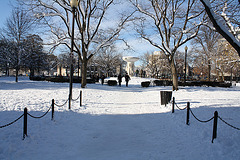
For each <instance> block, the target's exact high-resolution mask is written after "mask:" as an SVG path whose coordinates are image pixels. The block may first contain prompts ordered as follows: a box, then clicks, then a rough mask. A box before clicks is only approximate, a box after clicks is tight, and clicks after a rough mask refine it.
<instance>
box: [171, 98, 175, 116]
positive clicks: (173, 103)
mask: <svg viewBox="0 0 240 160" xmlns="http://www.w3.org/2000/svg"><path fill="white" fill-rule="evenodd" d="M174 105H175V97H173V102H172V113H174Z"/></svg>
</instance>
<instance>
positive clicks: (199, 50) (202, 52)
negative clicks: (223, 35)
mask: <svg viewBox="0 0 240 160" xmlns="http://www.w3.org/2000/svg"><path fill="white" fill-rule="evenodd" d="M219 38H220V35H219V34H218V33H217V32H215V31H214V30H212V29H211V28H209V27H205V26H204V27H202V28H201V29H200V31H199V33H198V36H197V37H196V38H195V39H194V40H193V41H192V45H194V47H193V49H192V52H193V53H195V56H196V58H198V59H201V60H202V61H201V62H200V64H198V63H197V62H199V61H195V63H194V64H195V66H196V65H197V67H202V65H204V66H207V67H208V80H210V79H211V66H212V65H213V64H214V63H215V57H216V53H217V48H218V46H217V45H218V40H219Z"/></svg>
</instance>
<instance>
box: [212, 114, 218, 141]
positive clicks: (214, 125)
mask: <svg viewBox="0 0 240 160" xmlns="http://www.w3.org/2000/svg"><path fill="white" fill-rule="evenodd" d="M217 120H218V112H217V111H215V112H214V121H213V135H212V143H213V140H214V139H215V138H217Z"/></svg>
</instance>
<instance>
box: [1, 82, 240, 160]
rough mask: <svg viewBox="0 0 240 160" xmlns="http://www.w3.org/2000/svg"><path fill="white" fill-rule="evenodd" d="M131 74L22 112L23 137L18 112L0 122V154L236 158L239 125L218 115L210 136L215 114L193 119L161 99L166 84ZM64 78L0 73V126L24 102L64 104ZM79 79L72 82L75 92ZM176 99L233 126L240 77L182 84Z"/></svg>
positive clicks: (18, 157) (20, 157) (79, 158)
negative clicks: (225, 83) (229, 82)
mask: <svg viewBox="0 0 240 160" xmlns="http://www.w3.org/2000/svg"><path fill="white" fill-rule="evenodd" d="M146 80H147V79H141V78H134V77H133V78H132V80H131V81H130V82H129V87H128V88H127V87H125V84H124V82H123V85H122V87H118V86H107V85H101V84H88V85H87V88H85V89H82V91H83V106H82V107H80V106H79V100H77V101H76V102H72V109H71V110H69V109H68V105H67V104H66V105H65V106H63V107H57V106H55V120H54V121H51V113H49V114H47V115H46V116H45V117H43V118H41V119H33V118H31V117H29V116H28V137H26V138H25V140H22V136H23V118H21V119H20V120H19V121H17V122H16V123H14V124H12V125H10V126H8V127H5V128H0V159H1V160H25V159H32V160H42V159H44V160H56V159H57V160H65V159H67V160H160V159H170V160H175V159H178V160H189V159H191V160H192V159H194V160H205V159H208V160H211V159H212V160H215V159H218V160H226V159H228V160H235V159H240V131H238V130H236V129H233V128H231V127H229V126H228V125H226V124H225V123H223V122H222V121H220V120H219V119H218V130H217V131H218V132H217V133H218V134H217V139H215V140H214V143H211V139H212V128H213V121H210V122H208V123H200V122H198V121H197V120H196V119H195V118H194V117H193V116H192V115H190V125H189V126H187V125H186V124H185V121H186V110H184V111H180V110H177V109H176V110H175V113H174V114H172V113H171V105H170V104H169V105H167V107H165V106H161V105H160V91H162V90H171V87H157V86H155V87H148V88H142V87H141V86H140V83H141V81H146ZM68 87H69V85H68V83H50V82H33V81H30V80H28V79H27V78H26V77H21V78H20V81H19V83H15V82H14V78H13V77H12V78H11V77H10V78H6V77H0V126H2V125H5V124H7V123H9V122H11V121H13V120H15V119H16V118H18V117H19V116H21V115H22V114H23V110H24V108H25V107H27V108H28V113H30V114H31V115H34V116H41V115H43V114H44V113H45V112H46V111H47V110H48V109H49V107H50V106H51V101H52V99H55V102H56V103H57V104H63V103H64V102H65V101H66V100H67V98H68ZM79 91H80V85H79V84H74V89H73V98H77V97H78V95H79ZM173 96H174V97H175V98H176V102H177V104H178V106H179V107H181V108H184V107H185V106H186V103H187V102H190V107H191V109H192V111H193V112H194V114H195V115H196V116H197V117H198V118H199V119H201V120H207V119H209V118H211V117H213V114H214V111H216V110H217V111H218V112H219V116H220V117H221V118H223V119H224V120H225V121H227V122H228V123H230V124H232V125H233V126H236V127H240V117H239V113H240V106H239V105H240V99H239V98H240V85H239V84H237V86H235V87H232V88H218V87H216V88H211V87H180V90H179V91H177V92H174V93H173Z"/></svg>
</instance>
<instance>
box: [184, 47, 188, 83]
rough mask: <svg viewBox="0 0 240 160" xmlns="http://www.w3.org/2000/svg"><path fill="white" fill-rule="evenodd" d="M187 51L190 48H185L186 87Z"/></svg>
mask: <svg viewBox="0 0 240 160" xmlns="http://www.w3.org/2000/svg"><path fill="white" fill-rule="evenodd" d="M187 50H188V47H187V46H186V47H185V69H184V71H185V72H184V86H185V85H186V74H187Z"/></svg>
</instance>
